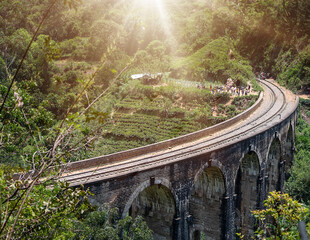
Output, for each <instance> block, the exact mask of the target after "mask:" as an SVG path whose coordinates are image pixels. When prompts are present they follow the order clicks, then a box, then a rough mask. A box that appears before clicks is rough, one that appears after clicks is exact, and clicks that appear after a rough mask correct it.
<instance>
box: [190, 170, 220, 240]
mask: <svg viewBox="0 0 310 240" xmlns="http://www.w3.org/2000/svg"><path fill="white" fill-rule="evenodd" d="M225 193H226V185H225V179H224V175H223V173H222V171H221V170H220V169H219V168H218V167H207V168H205V169H204V171H203V172H202V173H201V174H200V175H199V177H198V178H197V179H196V181H195V182H194V185H193V189H192V192H191V196H190V201H189V211H190V214H191V216H192V226H191V230H190V235H191V237H190V239H200V236H201V235H202V234H203V235H205V237H206V239H222V238H223V236H222V234H224V232H225V231H224V225H225V220H224V219H225V218H224V216H225V204H224V196H225Z"/></svg>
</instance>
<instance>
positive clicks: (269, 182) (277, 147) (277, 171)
mask: <svg viewBox="0 0 310 240" xmlns="http://www.w3.org/2000/svg"><path fill="white" fill-rule="evenodd" d="M281 156H282V147H281V141H280V139H279V137H274V138H273V139H272V141H271V144H270V145H269V149H268V155H267V162H266V168H265V178H266V181H265V184H266V195H265V196H266V197H267V195H268V193H269V192H272V191H274V190H276V191H281V190H282V188H283V181H282V180H281V179H282V176H283V174H284V169H283V162H282V159H281V158H282V157H281Z"/></svg>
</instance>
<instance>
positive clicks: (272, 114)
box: [61, 81, 296, 186]
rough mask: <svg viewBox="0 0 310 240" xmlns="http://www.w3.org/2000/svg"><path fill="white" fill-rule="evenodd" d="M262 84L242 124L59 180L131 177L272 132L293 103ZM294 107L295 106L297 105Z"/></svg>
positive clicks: (77, 181)
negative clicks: (257, 101) (260, 95)
mask: <svg viewBox="0 0 310 240" xmlns="http://www.w3.org/2000/svg"><path fill="white" fill-rule="evenodd" d="M261 84H262V86H263V88H264V90H265V91H264V97H263V101H262V103H261V105H260V106H259V107H258V108H257V109H256V110H255V112H254V113H252V114H251V115H250V116H249V117H248V118H247V119H246V120H244V121H242V122H241V121H240V122H238V123H236V124H233V125H232V126H230V127H228V128H225V129H223V130H221V131H218V132H217V133H215V134H213V135H211V136H206V137H204V138H201V139H199V140H196V141H193V142H190V143H185V144H180V145H178V146H175V147H173V148H171V149H170V148H169V149H165V150H162V151H158V152H153V153H150V154H144V155H142V156H137V157H134V158H128V159H124V160H122V161H120V162H115V163H112V164H109V163H108V164H105V165H101V166H100V165H99V166H97V167H95V168H94V167H93V168H86V169H80V170H78V171H73V172H67V173H65V174H63V176H62V177H61V179H63V180H66V181H67V182H69V184H70V186H78V185H81V184H87V183H92V182H97V181H101V180H105V179H109V178H114V177H117V176H120V175H126V174H132V173H134V172H139V171H144V170H147V169H150V168H156V167H159V166H163V165H168V164H172V163H175V162H179V161H182V160H184V159H187V158H190V157H194V156H197V155H201V154H203V153H208V152H212V151H214V150H217V149H219V148H223V147H226V146H229V145H232V144H235V143H237V142H239V141H242V140H244V139H246V138H249V137H250V136H253V135H256V134H258V133H260V132H262V131H264V130H266V128H271V127H272V126H274V125H276V124H277V123H278V122H280V121H282V120H281V118H283V117H285V116H286V115H287V116H289V115H290V111H287V105H288V104H292V103H288V101H287V99H286V96H285V94H284V92H283V91H282V90H281V89H280V88H279V87H278V86H276V85H275V84H272V83H271V82H268V81H261ZM293 104H296V101H295V103H293ZM291 112H293V111H291Z"/></svg>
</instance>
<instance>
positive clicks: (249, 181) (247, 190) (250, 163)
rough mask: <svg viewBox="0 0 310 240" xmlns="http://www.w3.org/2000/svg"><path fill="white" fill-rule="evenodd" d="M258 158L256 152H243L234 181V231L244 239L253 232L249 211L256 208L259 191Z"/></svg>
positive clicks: (252, 220) (253, 222)
mask: <svg viewBox="0 0 310 240" xmlns="http://www.w3.org/2000/svg"><path fill="white" fill-rule="evenodd" d="M259 178H260V160H259V156H258V154H257V153H256V152H254V151H250V152H248V153H247V154H245V155H244V156H243V158H242V160H241V162H240V165H239V169H238V173H237V177H236V181H235V196H236V198H235V200H236V202H235V219H236V220H235V224H236V231H237V232H241V233H242V234H243V235H244V236H245V239H250V236H253V233H254V224H255V219H254V217H253V216H252V214H251V211H253V210H255V209H257V208H258V205H259V198H260V196H259V192H260V181H259Z"/></svg>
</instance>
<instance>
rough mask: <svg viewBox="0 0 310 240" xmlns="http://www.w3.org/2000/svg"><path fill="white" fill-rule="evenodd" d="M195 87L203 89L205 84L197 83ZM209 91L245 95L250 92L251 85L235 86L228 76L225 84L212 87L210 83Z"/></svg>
mask: <svg viewBox="0 0 310 240" xmlns="http://www.w3.org/2000/svg"><path fill="white" fill-rule="evenodd" d="M197 88H198V89H205V88H206V86H205V85H204V84H198V85H197ZM210 92H211V93H212V94H216V93H223V92H229V93H231V94H232V95H235V96H247V95H248V94H250V92H251V86H250V85H248V86H247V87H237V86H236V84H235V83H234V81H233V80H232V79H231V78H228V79H227V82H226V85H222V86H215V87H213V86H212V84H210Z"/></svg>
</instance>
